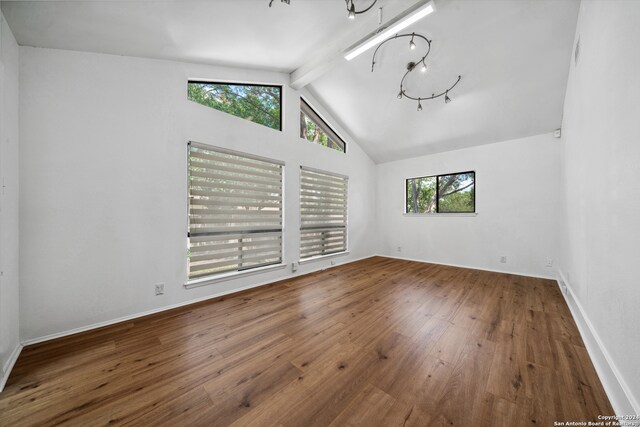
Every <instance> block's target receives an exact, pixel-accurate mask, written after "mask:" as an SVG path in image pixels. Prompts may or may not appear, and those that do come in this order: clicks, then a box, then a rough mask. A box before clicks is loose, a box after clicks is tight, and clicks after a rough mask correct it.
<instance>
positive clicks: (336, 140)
mask: <svg viewBox="0 0 640 427" xmlns="http://www.w3.org/2000/svg"><path fill="white" fill-rule="evenodd" d="M300 138H303V139H306V140H307V141H311V142H315V143H316V144H320V145H322V146H324V147H328V148H333V149H334V150H337V151H340V152H342V153H345V152H346V151H347V148H346V144H345V143H344V141H343V140H342V138H340V137H339V136H338V135H337V134H336V133H335V132H334V130H333V129H331V127H330V126H329V125H328V124H327V122H325V121H324V120H322V118H321V117H320V116H319V115H318V113H316V112H315V111H314V109H313V108H311V107H310V106H309V104H307V103H306V102H305V100H304V99H302V98H300Z"/></svg>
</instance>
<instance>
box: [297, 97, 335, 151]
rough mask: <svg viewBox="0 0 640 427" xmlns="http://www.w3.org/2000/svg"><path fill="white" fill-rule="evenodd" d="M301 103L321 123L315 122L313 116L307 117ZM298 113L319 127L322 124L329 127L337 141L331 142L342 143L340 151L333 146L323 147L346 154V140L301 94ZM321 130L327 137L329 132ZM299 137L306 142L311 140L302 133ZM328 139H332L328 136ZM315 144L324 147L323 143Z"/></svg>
mask: <svg viewBox="0 0 640 427" xmlns="http://www.w3.org/2000/svg"><path fill="white" fill-rule="evenodd" d="M302 103H304V104H305V105H306V106H307V107H308V108H309V110H311V112H313V114H315V115H316V117H318V119H319V120H320V122H321V124H318V123H316V122H315V121H314V120H313V118H312V117H309V116H308V115H307V114H305V113H304V111H303V110H302ZM300 114H304V115H305V116H306V117H307V119H309V120H310V121H312V122H313V123H314V124H315V125H316V126H318V127H320V128H322V126H325V127H326V128H327V129H329V130H330V131H331V132H332V133H333V134H334V135H335V136H336V137H337V138H338V141H337V142H336V141H333V143H334V144H340V143H341V144H342V151H340V150H336V149H335V148H333V147H325V148H329V149H331V150H333V151H337V152H338V153H341V154H347V142H346V141H345V140H344V138H342V136H340V134H339V133H338V132H336V130H335V129H334V128H333V127H332V126H331V125H330V124H329V123H327V121H326V120H325V119H324V117H322V115H320V114H319V113H318V111H317V110H316V109H315V108H313V107H312V106H311V104H310V103H309V101H307V100H306V99H304V97H302V96H301V97H300ZM300 130H301V129H300ZM323 132H324V133H325V134H326V135H327V138H329V134H328V133H327V132H325V131H324V130H323ZM300 139H302V140H304V141H307V142H313V141H309V140H308V139H306V138H303V137H302V135H300ZM329 139H330V140H332V138H329ZM316 145H320V146H321V147H324V146H323V145H321V144H317V143H316Z"/></svg>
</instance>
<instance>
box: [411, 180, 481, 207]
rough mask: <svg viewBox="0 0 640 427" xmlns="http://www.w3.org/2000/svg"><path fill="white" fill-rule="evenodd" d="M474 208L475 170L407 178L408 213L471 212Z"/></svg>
mask: <svg viewBox="0 0 640 427" xmlns="http://www.w3.org/2000/svg"><path fill="white" fill-rule="evenodd" d="M475 211H476V173H475V172H459V173H453V174H448V175H437V176H425V177H420V178H409V179H407V180H406V206H405V212H406V213H472V212H475Z"/></svg>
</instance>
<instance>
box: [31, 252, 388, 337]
mask: <svg viewBox="0 0 640 427" xmlns="http://www.w3.org/2000/svg"><path fill="white" fill-rule="evenodd" d="M374 256H377V255H375V254H371V255H367V256H365V257H362V258H356V259H353V260H349V261H346V262H342V263H339V264H335V265H331V266H327V267H319V268H317V269H315V270H311V271H309V272H306V273H303V274H298V275H291V276H287V277H281V278H278V279H273V280H269V281H264V282H259V283H254V284H252V285H247V286H244V287H241V288H235V289H230V290H227V291H223V292H218V293H216V294H212V295H207V296H205V297H202V298H194V299H191V300H188V301H183V302H180V303H177V304H172V305H167V306H164V307H159V308H154V309H152V310H147V311H143V312H140V313H135V314H130V315H128V316H122V317H118V318H116V319H112V320H106V321H104V322H98V323H93V324H91V325H87V326H81V327H79V328H73V329H69V330H66V331H62V332H56V333H54V334H49V335H45V336H42V337H37V338H33V339H29V340H24V341H22V346H23V347H26V346H29V345H33V344H38V343H41V342H45V341H50V340H54V339H57V338H62V337H66V336H69V335H74V334H78V333H80V332H86V331H90V330H92V329H98V328H102V327H105V326H109V325H114V324H116V323H121V322H126V321H128V320H133V319H137V318H139V317H144V316H148V315H150V314H156V313H160V312H163V311H167V310H172V309H174V308H179V307H184V306H185V305H190V304H195V303H198V302H202V301H206V300H210V299H214V298H219V297H221V296H225V295H229V294H235V293H237V292H242V291H246V290H247V289H252V288H258V287H260V286H265V285H270V284H272V283H276V282H280V281H283V280H288V279H292V278H294V277H298V276H303V275H305V274H311V273H315V272H319V271H322V270H326V269H327V268H332V267H337V266H339V265H344V264H349V263H352V262H356V261H362V260H363V259H367V258H371V257H374ZM286 265H287V264H285V266H286Z"/></svg>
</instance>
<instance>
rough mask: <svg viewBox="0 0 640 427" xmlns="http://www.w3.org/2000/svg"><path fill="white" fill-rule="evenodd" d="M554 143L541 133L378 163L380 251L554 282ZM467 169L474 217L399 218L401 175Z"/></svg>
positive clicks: (556, 174) (557, 176)
mask: <svg viewBox="0 0 640 427" xmlns="http://www.w3.org/2000/svg"><path fill="white" fill-rule="evenodd" d="M559 145H560V144H559V141H558V140H557V139H554V138H553V136H552V135H551V134H546V135H539V136H534V137H529V138H523V139H517V140H512V141H506V142H500V143H496V144H490V145H484V146H479V147H474V148H468V149H463V150H457V151H449V152H444V153H439V154H433V155H428V156H423V157H416V158H413V159H407V160H400V161H396V162H391V163H384V164H380V165H378V166H377V168H376V175H377V176H376V180H377V197H376V198H377V211H378V227H377V229H378V230H379V242H378V245H379V253H380V254H383V255H388V256H397V257H403V258H410V259H416V260H421V261H429V262H435V263H443V264H453V265H460V266H464V267H471V268H480V269H487V270H497V271H506V272H513V273H517V274H523V275H530V276H542V277H554V276H555V268H554V267H551V268H549V267H546V266H545V264H546V259H547V257H549V258H551V259H553V260H554V262H555V260H556V258H557V246H558V240H557V235H558V221H557V211H558V206H559V200H558V194H559V188H558V187H559V180H560V166H559ZM469 170H473V171H475V172H476V211H477V212H478V215H477V216H471V217H469V216H455V215H448V216H445V215H440V216H437V215H430V216H415V215H414V216H410V215H403V211H404V188H405V181H404V180H405V179H406V178H412V177H417V176H427V175H439V174H444V173H453V172H463V171H469ZM398 246H401V247H402V250H401V252H398V250H397V247H398ZM503 255H504V256H506V257H507V263H506V264H503V263H500V257H501V256H503ZM554 265H555V264H554Z"/></svg>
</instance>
